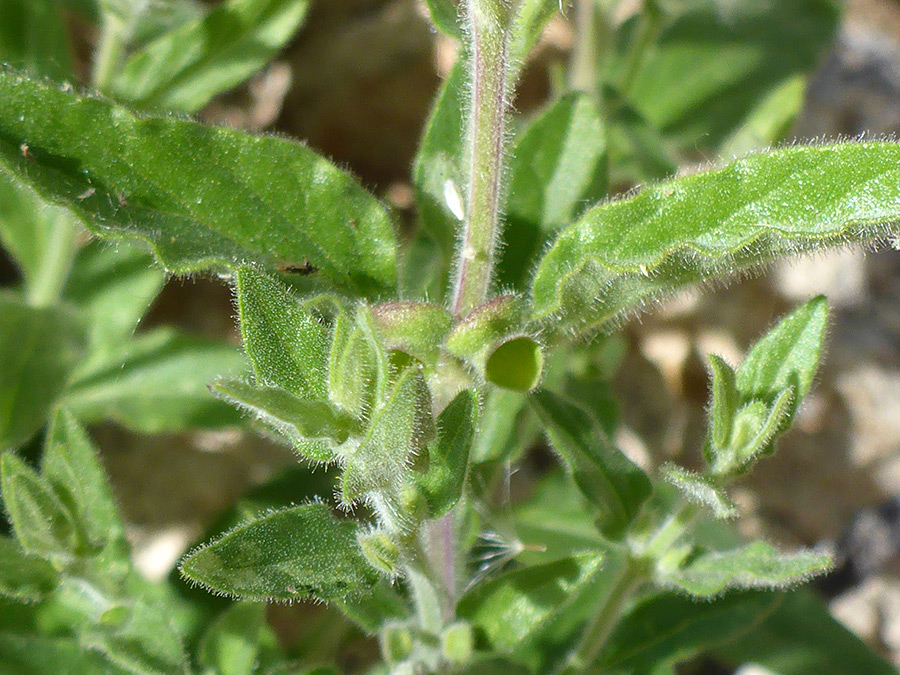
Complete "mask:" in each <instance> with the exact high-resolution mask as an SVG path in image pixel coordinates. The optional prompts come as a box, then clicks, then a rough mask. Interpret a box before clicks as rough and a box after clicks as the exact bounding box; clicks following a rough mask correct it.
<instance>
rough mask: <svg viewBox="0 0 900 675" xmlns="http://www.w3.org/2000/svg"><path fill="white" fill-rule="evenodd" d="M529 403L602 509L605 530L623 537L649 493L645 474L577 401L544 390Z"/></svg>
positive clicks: (580, 483) (581, 485) (583, 487)
mask: <svg viewBox="0 0 900 675" xmlns="http://www.w3.org/2000/svg"><path fill="white" fill-rule="evenodd" d="M530 402H531V405H532V408H533V409H534V411H535V413H536V414H537V416H538V417H539V418H540V420H541V422H542V424H543V425H544V428H545V429H546V432H547V435H548V436H549V438H550V441H551V442H552V443H553V447H554V449H555V450H556V451H557V452H558V453H559V454H560V456H561V457H562V458H563V460H565V462H566V465H567V467H568V468H569V470H570V471H571V472H572V475H573V477H574V478H575V482H576V483H577V484H578V487H579V488H580V489H581V491H582V492H583V493H584V495H585V496H586V497H587V498H588V499H589V500H590V501H591V502H592V503H593V504H594V506H596V507H597V509H598V510H599V511H600V514H601V515H600V520H599V524H600V527H601V530H602V531H603V533H604V534H606V535H607V536H609V537H612V538H620V537H621V536H622V534H623V533H624V531H625V528H626V527H627V526H628V524H629V523H630V522H631V521H632V520H633V519H634V517H635V516H636V515H637V514H638V511H639V510H640V507H641V505H642V504H643V503H644V501H645V500H646V499H647V497H649V496H650V490H651V485H650V480H649V479H648V478H647V475H646V474H645V473H644V472H643V471H642V470H641V469H640V468H639V467H638V466H636V465H635V464H634V463H633V462H632V461H631V460H630V459H628V458H627V457H626V456H625V455H623V454H622V453H621V451H619V449H618V448H616V447H615V446H614V445H613V444H612V443H611V442H610V440H609V439H608V438H607V436H606V434H605V433H604V431H603V429H602V428H601V427H600V425H599V423H598V422H597V421H596V420H595V419H593V417H591V415H590V414H589V413H587V412H585V411H584V410H583V409H582V408H579V407H578V406H577V405H575V404H574V403H571V402H569V401H567V400H566V399H564V398H562V397H561V396H558V395H556V394H553V393H552V392H549V391H546V390H542V391H538V392H536V393H534V394H532V396H531V399H530Z"/></svg>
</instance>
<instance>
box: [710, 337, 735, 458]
mask: <svg viewBox="0 0 900 675" xmlns="http://www.w3.org/2000/svg"><path fill="white" fill-rule="evenodd" d="M709 365H710V371H711V373H712V404H711V405H710V409H709V427H710V429H709V432H710V442H711V443H712V446H713V447H715V448H724V447H727V445H728V444H729V443H730V442H731V435H732V431H733V429H734V418H735V416H736V415H737V413H738V407H739V406H740V394H739V393H738V390H737V384H736V379H735V374H734V370H732V368H731V366H729V365H728V364H727V363H725V361H724V360H723V359H721V358H719V357H718V356H715V355H713V354H710V356H709Z"/></svg>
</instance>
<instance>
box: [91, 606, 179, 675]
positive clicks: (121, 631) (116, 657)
mask: <svg viewBox="0 0 900 675" xmlns="http://www.w3.org/2000/svg"><path fill="white" fill-rule="evenodd" d="M104 619H106V620H104ZM79 632H80V635H79V641H80V642H81V644H82V645H84V647H86V648H87V649H92V650H95V651H99V652H100V653H102V654H103V655H104V656H106V658H107V659H109V661H111V662H112V663H113V664H115V665H117V666H119V667H121V668H123V669H124V670H126V671H127V672H130V673H140V675H169V674H170V673H171V674H174V673H181V674H182V675H187V674H188V673H189V668H188V663H187V655H186V654H185V651H184V646H183V645H182V643H181V638H180V637H179V635H178V633H177V632H176V630H175V626H174V624H173V621H172V617H171V616H170V615H169V613H168V610H167V608H166V607H165V606H164V605H162V604H160V603H158V602H154V601H146V600H138V601H136V602H134V604H133V605H131V606H129V607H126V606H119V607H116V608H114V609H113V610H109V611H107V612H106V613H105V614H104V616H103V617H101V620H100V622H99V623H96V624H94V625H92V626H85V627H82V628H81V630H80V631H79Z"/></svg>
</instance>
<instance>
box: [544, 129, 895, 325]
mask: <svg viewBox="0 0 900 675" xmlns="http://www.w3.org/2000/svg"><path fill="white" fill-rule="evenodd" d="M898 166H900V145H898V144H895V143H843V144H837V145H821V146H796V147H790V148H783V149H780V150H776V151H774V152H771V153H768V154H760V155H753V156H750V157H746V158H744V159H741V160H739V161H737V162H734V163H732V164H730V165H728V166H727V167H725V168H723V169H718V170H715V171H708V172H704V173H698V174H694V175H690V176H684V177H681V178H676V179H673V180H670V181H666V182H663V183H660V184H658V185H654V186H652V187H649V188H647V189H645V190H644V191H643V192H641V193H639V194H638V195H637V196H635V197H633V198H631V199H626V200H622V201H618V202H612V203H609V204H603V205H600V206H597V207H595V208H593V209H591V210H590V211H588V212H587V213H586V214H585V216H584V217H583V218H582V219H581V220H580V221H578V222H577V223H575V224H574V225H572V226H571V227H568V228H566V229H565V230H563V232H562V234H561V235H560V236H559V238H558V239H557V240H556V242H555V243H554V244H553V246H552V247H551V248H550V250H549V251H548V252H547V254H546V256H545V257H544V259H543V260H542V261H541V263H540V266H539V267H538V271H537V274H536V276H535V279H534V285H533V297H534V316H535V318H537V319H539V320H541V321H544V322H545V323H547V327H548V329H550V330H552V331H554V332H555V333H557V334H559V333H564V332H565V331H576V330H577V331H578V332H590V331H591V330H593V329H596V328H598V327H603V326H608V325H609V323H610V322H611V321H614V320H615V319H617V318H620V317H622V316H623V315H625V314H628V313H633V312H634V311H636V310H637V309H638V308H639V307H640V306H641V305H642V304H644V303H645V302H647V301H648V300H650V299H652V298H658V297H660V296H662V295H664V294H668V293H672V292H674V291H676V290H678V289H681V288H684V287H686V286H689V285H692V284H696V283H698V282H701V281H704V280H706V279H710V278H713V277H722V276H728V275H733V274H736V273H738V272H740V271H742V270H746V269H752V268H754V267H757V266H759V265H761V264H763V263H765V262H767V261H770V260H774V259H776V258H779V257H783V256H787V255H796V254H798V253H801V252H803V251H808V250H812V249H816V248H822V247H825V246H828V245H836V244H846V243H849V242H854V241H874V240H878V239H880V238H882V237H883V236H884V235H885V234H887V233H888V232H890V231H891V230H892V228H893V225H892V223H895V222H896V221H897V219H898V217H900V207H898V204H900V181H897V180H894V174H895V173H896V172H897V171H898V169H897V167H898Z"/></svg>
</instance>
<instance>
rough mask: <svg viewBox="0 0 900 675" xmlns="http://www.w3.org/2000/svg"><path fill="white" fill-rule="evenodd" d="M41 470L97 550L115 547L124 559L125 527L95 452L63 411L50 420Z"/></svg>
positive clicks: (82, 432)
mask: <svg viewBox="0 0 900 675" xmlns="http://www.w3.org/2000/svg"><path fill="white" fill-rule="evenodd" d="M41 469H42V472H43V477H44V479H45V480H46V481H48V482H49V484H50V485H51V486H52V487H53V490H54V492H55V493H56V495H58V496H59V499H60V501H61V502H62V503H63V504H65V505H66V506H67V507H68V510H69V511H70V512H71V514H72V515H73V517H74V520H75V522H76V523H77V525H78V528H79V530H80V531H82V532H84V533H85V534H86V536H87V539H88V540H89V542H90V543H91V544H92V545H94V546H96V547H97V548H102V547H103V546H105V545H106V544H107V543H114V544H118V545H120V546H121V547H123V548H125V550H126V553H125V556H126V559H127V555H128V554H127V545H126V544H125V528H124V526H123V525H122V519H121V517H120V516H119V510H118V507H117V506H116V501H115V499H114V497H113V493H112V488H111V487H110V484H109V481H108V479H107V477H106V473H105V471H104V470H103V466H102V465H101V464H100V459H99V457H98V456H97V449H96V448H95V447H94V445H93V444H92V443H91V440H90V438H88V435H87V434H86V433H85V431H84V429H82V428H81V427H80V426H79V424H78V422H76V421H75V418H74V417H72V415H71V414H70V413H69V412H67V411H65V410H63V411H60V412H58V413H57V414H56V415H55V416H54V417H53V421H52V424H51V425H50V431H49V432H48V434H47V445H46V447H45V449H44V455H43V459H42V462H41Z"/></svg>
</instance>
